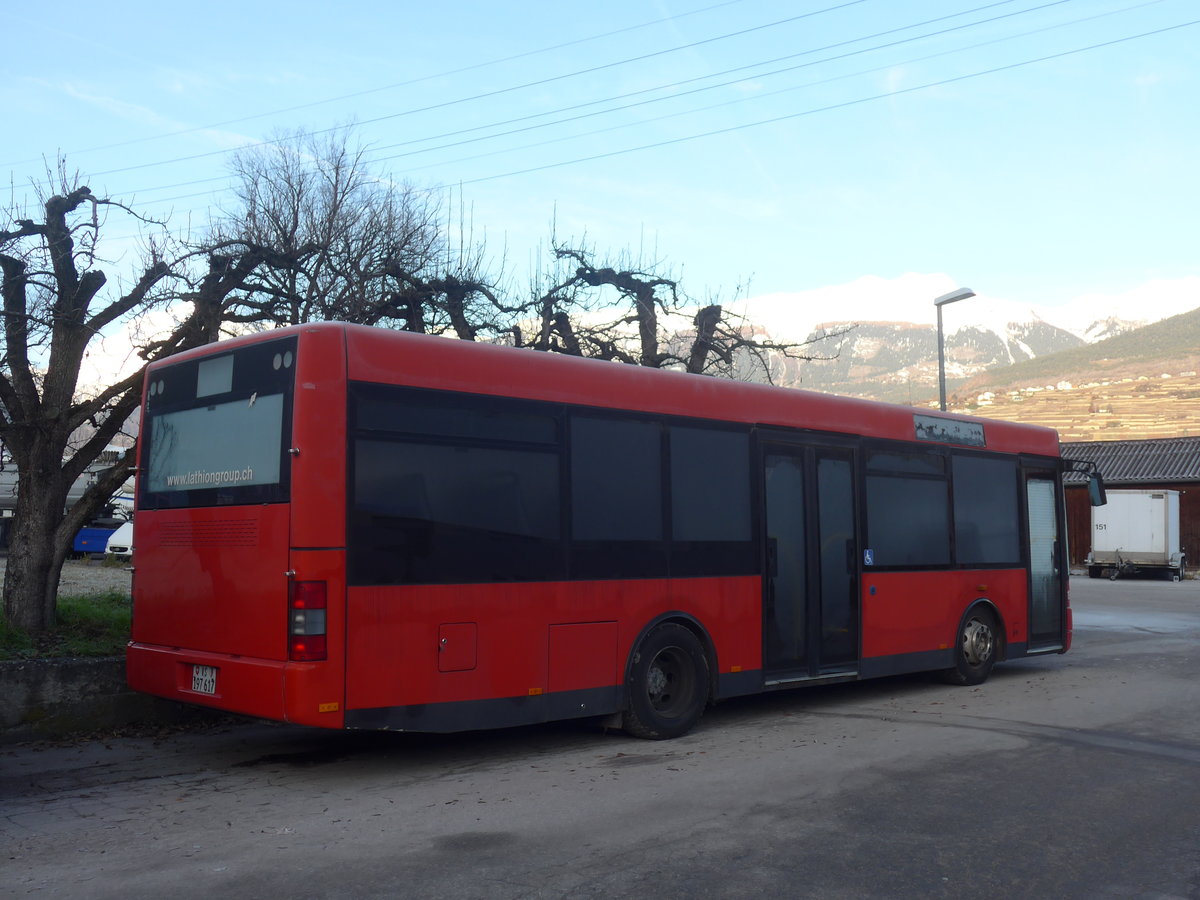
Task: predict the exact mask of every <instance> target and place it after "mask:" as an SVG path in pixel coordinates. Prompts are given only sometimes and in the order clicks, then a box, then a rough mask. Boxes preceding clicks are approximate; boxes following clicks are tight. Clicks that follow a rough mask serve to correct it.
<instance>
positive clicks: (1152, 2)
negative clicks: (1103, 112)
mask: <svg viewBox="0 0 1200 900" xmlns="http://www.w3.org/2000/svg"><path fill="white" fill-rule="evenodd" d="M1060 2H1066V0H1054V2H1050V3H1046V4H1043V5H1042V6H1039V7H1034V8H1032V9H1027V10H1023V11H1018V12H1017V13H1010V14H1006V15H1004V16H996V17H992V18H990V19H985V20H980V21H977V22H974V23H966V24H964V25H961V26H955V27H954V28H950V29H944V30H942V31H939V32H934V33H932V34H927V35H923V36H920V37H930V36H935V35H939V34H942V33H945V32H947V31H955V30H961V29H962V28H966V27H971V26H973V25H980V24H986V23H988V22H992V21H994V20H995V19H999V18H1009V17H1011V16H1014V15H1018V14H1021V13H1022V12H1029V11H1036V10H1038V9H1042V8H1044V7H1046V6H1054V5H1057V4H1058V3H1060ZM1160 2H1164V0H1146V2H1142V3H1138V4H1133V5H1131V6H1128V7H1123V8H1121V9H1117V10H1110V11H1106V12H1104V13H1099V14H1096V15H1093V16H1086V17H1082V18H1079V19H1074V20H1071V21H1068V22H1061V23H1056V24H1054V25H1050V26H1046V27H1043V28H1039V29H1033V30H1031V31H1027V32H1022V33H1020V34H1017V35H1009V36H1005V37H1000V38H995V39H992V40H989V41H984V42H981V43H977V44H973V45H969V46H966V47H960V48H956V49H952V50H947V51H942V52H940V53H935V54H931V55H927V56H922V57H918V58H916V59H910V60H905V61H902V62H899V63H896V62H893V63H889V64H888V65H885V66H882V67H876V68H872V69H866V70H862V71H859V72H855V73H850V74H846V75H841V76H836V77H834V78H830V79H824V80H821V81H815V82H809V83H807V84H805V85H799V86H795V87H791V88H784V89H781V90H779V91H774V92H771V93H770V94H760V95H756V96H755V97H753V98H742V99H739V100H735V101H727V102H725V103H720V104H713V105H709V106H706V107H700V108H696V109H692V110H686V111H682V112H678V113H671V114H668V115H664V116H661V117H659V118H657V119H651V120H648V121H650V122H653V121H658V120H660V119H667V118H675V117H678V116H681V115H688V114H693V113H696V112H701V111H705V110H708V109H713V108H717V107H720V106H728V105H732V104H734V103H739V102H745V100H748V99H758V98H759V97H765V96H772V95H774V94H779V93H786V92H789V91H794V90H800V89H803V88H805V87H811V86H814V85H819V84H825V83H828V82H830V81H836V80H842V79H845V78H851V77H856V76H860V75H864V74H870V73H873V72H877V71H880V70H881V69H887V68H891V67H893V66H895V65H910V64H912V63H915V62H921V61H925V60H928V59H932V58H936V57H940V56H945V55H949V54H952V53H958V52H965V51H968V50H973V49H977V48H978V47H982V46H987V45H990V44H995V43H1000V42H1004V41H1010V40H1014V39H1018V38H1021V37H1027V36H1029V35H1033V34H1038V33H1041V32H1044V31H1049V30H1053V29H1059V28H1064V27H1070V26H1072V25H1076V24H1079V23H1082V22H1087V21H1092V20H1094V19H1099V18H1103V17H1106V16H1111V15H1116V14H1118V13H1122V12H1128V11H1130V10H1133V9H1139V8H1142V7H1145V6H1150V5H1155V4H1157V3H1160ZM997 5H1002V4H1000V3H993V4H987V5H985V6H982V7H977V8H975V9H972V10H968V11H965V12H964V13H960V14H967V13H970V12H977V11H980V10H982V9H986V8H989V7H992V6H997ZM943 18H948V17H943ZM929 21H930V22H936V21H939V20H938V19H934V20H929ZM922 24H927V23H925V22H922V23H916V24H914V25H911V26H906V28H910V27H919V26H920V25H922ZM1195 24H1197V22H1184V23H1180V24H1177V25H1172V26H1168V27H1166V28H1161V29H1157V30H1154V31H1149V32H1144V33H1141V34H1136V35H1127V36H1124V37H1121V38H1116V39H1114V40H1111V41H1105V42H1101V43H1096V44H1091V45H1088V46H1085V47H1079V48H1075V49H1072V50H1067V51H1062V52H1060V53H1055V54H1050V55H1047V56H1042V57H1037V58H1035V59H1030V60H1024V61H1020V62H1017V63H1011V64H1007V65H1004V66H998V67H995V68H991V69H987V70H983V71H980V72H975V73H968V74H966V75H961V76H956V77H953V78H948V79H943V80H940V81H934V82H930V83H927V84H923V85H917V86H914V87H911V88H905V89H902V90H898V91H894V92H891V93H887V94H878V95H873V96H870V97H863V98H857V99H854V100H850V101H846V102H842V103H837V104H832V105H829V106H823V107H819V108H814V109H810V110H805V111H802V112H798V113H792V114H788V115H784V116H779V117H774V118H771V119H765V120H761V121H758V122H751V123H744V124H742V125H738V126H731V127H729V128H723V129H716V130H712V131H708V132H704V133H701V134H696V135H690V136H684V137H680V138H674V139H668V140H665V141H660V142H656V143H652V144H645V145H640V146H637V147H628V148H624V149H621V150H616V151H610V152H606V153H600V154H594V155H590V156H586V157H580V158H576V159H570V160H562V161H559V162H555V163H548V164H545V165H541V166H535V167H530V168H526V169H520V170H515V171H511V172H504V173H499V174H496V175H490V176H484V177H480V178H475V179H470V180H466V181H461V182H455V183H456V184H475V183H479V182H486V181H492V180H497V179H500V178H505V177H510V176H516V175H522V174H529V173H532V172H538V171H544V170H547V169H552V168H558V167H563V166H567V165H573V164H577V163H583V162H590V161H595V160H598V159H605V158H609V157H613V156H619V155H623V154H626V153H633V152H637V151H640V150H647V149H654V148H657V147H662V146H670V145H672V144H676V143H682V142H688V141H692V140H698V139H701V138H704V137H711V136H716V135H720V134H725V133H730V132H734V131H738V130H740V129H743V128H753V127H757V126H759V125H764V124H771V123H775V122H779V121H784V120H787V119H793V118H799V117H803V116H809V115H813V114H816V113H819V112H827V111H832V110H835V109H840V108H845V107H849V106H854V105H858V104H862V103H866V102H870V101H873V100H878V99H881V98H885V97H891V96H896V95H899V94H905V93H910V92H913V91H917V90H923V89H927V88H930V87H937V86H942V85H946V84H951V83H954V82H957V81H961V80H965V79H969V78H976V77H980V76H982V75H987V74H993V73H996V72H1001V71H1006V70H1008V69H1014V68H1019V67H1023V66H1027V65H1031V64H1034V63H1037V62H1043V61H1048V60H1052V59H1056V58H1060V57H1063V56H1070V55H1073V54H1077V53H1081V52H1085V51H1089V50H1094V49H1099V48H1103V47H1107V46H1112V45H1115V44H1120V43H1123V42H1127V41H1131V40H1137V39H1141V38H1144V37H1149V36H1153V35H1157V34H1162V33H1165V32H1169V31H1173V30H1177V29H1180V28H1185V27H1189V26H1192V25H1195ZM898 30H904V29H893V30H892V31H893V32H894V31H898ZM887 33H891V32H880V34H887ZM874 36H876V35H870V36H866V37H863V38H859V39H855V40H854V41H845V42H841V43H840V44H835V45H831V46H841V45H844V44H848V43H855V42H856V41H858V40H867V39H869V38H870V37H874ZM915 39H918V38H911V39H906V40H904V41H896V42H892V43H890V44H886V45H881V47H875V48H868V49H881V48H882V47H888V46H893V45H895V44H900V43H906V42H908V41H910V40H915ZM809 52H811V51H809ZM860 52H866V51H855V53H860ZM794 55H804V54H794ZM849 55H854V54H853V53H851V54H843V55H841V56H838V57H833V59H840V58H843V57H844V56H849ZM784 58H787V57H784ZM773 61H774V60H771V61H768V63H769V62H773ZM824 61H828V60H820V61H818V62H824ZM815 64H816V63H809V64H806V65H815ZM756 65H760V64H756ZM793 68H801V67H800V66H797V67H793ZM733 71H736V70H733ZM716 74H718V75H719V74H723V73H716ZM766 74H773V73H766ZM705 77H715V76H713V75H710V76H705ZM760 77H761V76H760ZM692 80H695V79H692ZM635 93H642V92H635ZM689 93H695V91H693V92H689ZM626 96H628V95H626ZM675 96H685V95H683V94H680V95H675ZM663 99H674V97H672V98H663ZM633 105H640V104H633ZM568 109H569V108H568ZM613 111H617V110H604V111H601V112H613ZM596 114H597V115H598V114H601V113H596ZM576 118H581V117H576ZM646 123H647V120H642V121H639V122H638V123H635V124H638V125H644V124H646ZM549 124H559V123H549ZM625 127H631V126H630V125H628V124H626V125H618V126H613V127H610V128H605V129H597V130H595V131H591V132H587V133H585V134H577V135H571V136H567V137H564V138H557V139H552V140H551V141H543V142H541V143H542V144H545V143H550V142H558V141H561V140H569V139H574V138H581V137H586V136H589V135H594V134H598V133H603V132H608V131H615V130H619V129H620V128H625ZM522 130H527V129H522ZM499 136H502V135H490V136H487V137H485V138H480V139H479V140H484V139H488V138H490V137H499ZM448 146H453V145H448ZM432 149H444V148H432ZM520 149H526V148H525V147H517V148H508V149H507V150H501V151H494V152H491V153H483V154H476V155H474V156H469V157H465V158H463V159H458V160H451V161H449V162H450V163H454V162H462V161H467V160H472V159H479V158H482V157H486V156H492V155H497V153H503V152H514V151H516V150H520ZM417 152H423V151H417ZM400 155H401V156H403V155H411V154H400ZM390 158H395V157H385V158H383V159H390ZM383 159H376V160H373V161H374V162H379V161H383ZM440 164H446V163H440ZM429 167H430V166H422V167H420V168H429ZM224 180H226V177H218V178H214V179H201V180H198V181H190V182H183V183H179V184H174V185H166V186H160V187H158V188H152V189H146V190H168V189H171V188H176V187H184V186H188V185H193V184H202V183H208V182H214V181H224ZM444 187H445V185H439V186H434V187H431V188H429V189H428V191H429V192H434V191H437V190H441V189H444ZM201 196H212V193H211V192H207V191H205V192H199V193H189V194H184V195H179V196H174V197H170V198H164V199H161V200H155V201H149V203H152V204H162V203H170V202H174V201H178V200H188V199H193V198H196V197H201Z"/></svg>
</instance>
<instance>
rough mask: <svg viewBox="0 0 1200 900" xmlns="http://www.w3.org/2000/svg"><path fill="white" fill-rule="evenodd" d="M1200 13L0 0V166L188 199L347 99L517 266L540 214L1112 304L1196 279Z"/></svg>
mask: <svg viewBox="0 0 1200 900" xmlns="http://www.w3.org/2000/svg"><path fill="white" fill-rule="evenodd" d="M1197 20H1200V6H1198V5H1197V4H1196V3H1195V0H1157V2H1145V0H1061V2H1048V0H1008V2H990V0H919V2H918V0H912V2H900V0H858V2H846V0H805V2H798V0H797V2H783V0H735V2H721V0H655V2H632V0H611V2H608V3H604V4H578V5H569V4H562V3H560V2H553V3H552V2H542V0H530V2H509V3H500V2H465V0H464V2H455V0H446V2H442V3H436V4H434V3H427V2H421V3H416V2H388V3H384V2H361V3H353V2H351V3H347V4H345V5H342V6H340V7H335V6H333V5H330V4H324V3H323V4H315V3H309V2H291V3H286V4H285V3H257V2H241V3H231V2H222V0H215V2H209V3H206V4H163V3H161V2H154V3H149V2H114V3H109V4H97V3H94V2H87V3H82V2H73V0H68V2H63V3H56V4H42V5H40V6H37V7H35V6H34V5H31V4H29V5H16V4H7V9H6V13H5V25H6V31H7V32H8V34H7V36H6V37H7V40H6V42H5V43H6V48H5V54H4V57H3V63H2V64H0V65H2V66H3V78H2V79H0V97H2V102H3V108H4V109H5V111H6V113H7V116H6V121H5V128H4V138H3V141H0V148H2V149H0V171H4V173H5V174H6V175H8V176H9V179H10V181H11V182H12V183H13V184H14V185H15V191H16V194H17V196H18V198H20V197H21V196H23V194H24V192H25V188H26V186H27V185H28V183H29V182H30V180H31V179H34V180H36V179H37V178H38V177H39V175H40V174H41V172H42V166H41V162H40V160H41V158H42V157H43V156H49V157H53V156H54V154H56V153H59V152H63V153H65V154H66V156H67V160H68V164H69V165H70V166H71V167H72V168H77V169H79V170H81V171H82V172H83V173H84V174H85V176H86V178H85V180H86V181H87V182H88V183H89V184H90V186H91V187H92V189H93V191H95V192H96V193H98V194H107V195H108V196H111V197H114V198H120V199H123V200H126V201H130V202H132V203H133V204H134V205H135V206H138V207H139V208H142V209H145V210H146V211H147V212H148V213H150V214H152V215H158V216H162V215H166V214H167V213H170V214H171V216H172V222H173V223H174V224H176V225H177V226H182V225H184V224H185V223H186V222H187V221H189V220H191V221H201V220H203V218H204V217H205V216H206V214H207V210H208V209H210V208H213V207H216V206H218V205H219V204H221V203H222V201H223V189H224V186H225V183H226V182H225V179H226V178H227V156H226V152H227V151H229V150H231V149H233V148H236V147H238V146H241V145H244V144H247V143H252V142H256V141H260V140H263V139H265V138H269V137H271V136H272V135H273V134H277V133H278V132H279V130H281V129H283V130H290V129H294V128H297V127H304V128H309V129H314V130H319V129H326V128H331V127H334V126H337V125H343V124H346V123H349V122H357V123H359V124H358V126H357V137H358V139H359V140H361V141H362V143H364V144H365V145H367V146H368V147H370V148H374V149H373V151H372V154H371V155H372V156H373V157H375V158H378V159H379V160H380V162H379V167H380V170H381V171H387V172H389V173H390V174H391V175H392V176H393V177H395V178H398V179H408V180H411V181H412V182H414V183H415V184H417V185H418V186H421V187H430V188H434V187H437V186H446V185H453V186H461V197H462V200H463V202H465V204H467V205H468V206H469V208H470V209H471V210H472V211H473V216H474V222H475V226H476V229H477V230H478V229H486V231H487V234H488V237H489V241H490V244H491V246H492V247H493V249H494V250H496V252H499V250H500V248H501V247H506V248H507V254H508V264H509V268H510V271H511V273H512V274H513V275H514V276H515V277H516V278H517V279H518V281H519V282H520V281H523V277H524V276H523V272H524V270H525V269H526V268H527V266H528V265H529V264H530V261H531V260H532V259H533V258H534V255H535V253H536V250H537V247H538V246H539V244H540V245H542V246H544V245H545V244H546V243H547V241H548V237H549V233H550V225H551V222H552V221H556V223H557V231H558V234H559V236H560V237H580V236H582V235H584V234H585V233H586V236H587V239H588V240H589V241H590V242H591V243H592V244H593V245H594V246H596V247H597V248H599V249H600V250H602V251H607V250H611V251H614V252H616V251H620V250H622V249H625V248H629V249H631V250H632V251H633V252H634V253H638V252H640V253H641V254H642V255H643V257H644V258H647V259H658V260H660V261H662V262H664V263H666V264H667V265H668V266H670V267H671V268H673V269H674V270H675V271H676V272H681V273H682V276H683V280H684V284H685V286H686V287H687V288H688V289H689V290H690V291H691V293H692V294H694V295H696V296H698V297H699V298H701V299H703V298H705V297H707V296H719V297H721V298H725V299H727V298H729V297H730V296H731V295H732V294H733V292H734V291H735V289H736V288H737V287H738V286H739V285H742V284H745V283H746V282H747V280H749V283H750V292H749V293H750V295H751V297H752V298H761V300H758V299H755V300H752V301H751V306H750V310H751V313H752V314H753V313H754V310H755V308H756V307H755V305H754V304H755V303H757V304H758V307H757V308H758V309H761V310H763V311H764V312H765V311H766V310H767V309H774V310H776V311H779V310H786V311H791V312H795V313H797V314H799V312H800V311H801V310H803V312H804V316H805V317H807V318H808V319H814V320H821V319H830V318H844V317H848V316H853V315H856V314H858V315H860V316H862V317H868V316H870V317H880V316H883V317H893V316H892V315H889V314H891V313H894V317H895V318H905V317H909V316H908V315H907V310H908V308H909V307H910V306H913V305H914V304H916V305H918V306H920V308H921V310H922V311H923V312H922V313H919V314H922V315H925V317H926V318H928V319H929V320H932V305H931V303H929V302H928V301H930V300H932V297H933V296H934V295H935V294H936V293H941V292H943V290H949V289H950V288H952V287H954V286H956V285H958V284H967V285H970V286H971V287H973V288H974V289H975V290H976V291H977V292H978V293H979V295H980V297H981V298H984V299H985V300H987V299H989V298H990V300H991V301H992V302H993V303H995V304H1003V303H1011V304H1016V305H1023V306H1038V307H1064V308H1065V307H1067V306H1070V305H1072V304H1073V305H1074V306H1075V307H1078V306H1079V305H1080V304H1086V303H1088V302H1092V303H1095V304H1097V305H1103V304H1104V303H1106V302H1109V303H1112V304H1116V305H1118V306H1119V305H1120V304H1125V306H1126V307H1128V308H1127V309H1124V310H1121V311H1122V312H1124V313H1125V314H1127V315H1128V316H1129V317H1131V318H1135V317H1137V316H1138V315H1139V313H1141V312H1143V311H1144V310H1145V308H1146V303H1147V302H1148V301H1147V299H1146V298H1147V297H1150V298H1153V297H1157V296H1167V295H1170V297H1171V301H1170V302H1171V304H1173V306H1174V308H1175V311H1178V310H1180V309H1183V308H1191V307H1194V306H1200V240H1198V238H1200V228H1198V227H1197V210H1198V209H1200V174H1198V172H1200V165H1198V159H1197V149H1198V148H1200V99H1198V98H1200V72H1198V69H1200V53H1197V47H1198V46H1200V25H1198V24H1195V23H1196V21H1197ZM922 23H927V24H922ZM1189 23H1190V24H1189ZM939 32H940V33H939ZM1150 32H1159V33H1157V34H1149V33H1150ZM1141 35H1145V36H1141ZM1102 44H1107V46H1096V45H1102ZM886 45H890V46H886ZM1085 48H1092V49H1085ZM1038 60H1040V61H1038ZM785 70H786V71H785ZM719 73H728V74H719ZM669 85H676V86H674V87H668V86H669ZM699 88H705V90H697V89H699ZM685 91H692V93H689V94H686V95H682V94H683V92H685ZM681 95H682V96H681ZM618 98H620V99H618ZM642 101H654V102H642ZM639 102H640V103H641V105H638V106H633V107H630V108H626V109H622V110H614V109H613V108H614V107H620V106H628V105H629V104H633V103H639ZM568 109H570V111H565V110H568ZM585 114H586V115H585ZM568 117H575V118H574V120H573V121H569V122H564V121H559V120H562V119H566V118H568ZM498 123H509V124H498ZM547 123H551V124H547ZM554 123H557V124H554ZM529 126H544V127H537V128H536V129H532V130H526V131H522V132H520V133H513V134H507V135H501V134H499V133H501V132H510V131H513V130H514V129H518V128H529ZM444 135H445V136H444ZM450 135H452V136H450ZM701 135H707V136H701ZM443 136H444V137H443ZM451 144H457V146H448V145H451ZM590 157H598V158H591V159H589V158H590ZM457 190H459V188H458V187H456V191H457ZM122 227H125V226H122ZM1148 286H1149V287H1148ZM902 287H903V289H901V288H902ZM931 292H932V293H931ZM926 298H927V299H926ZM1087 298H1092V299H1091V300H1090V301H1089V300H1088V299H1087ZM1139 298H1140V299H1139ZM975 302H976V303H978V302H980V301H975ZM913 308H915V306H914V307H913ZM868 310H869V311H870V312H868ZM954 313H955V315H956V316H959V315H961V317H962V320H966V319H968V318H969V317H970V316H971V315H973V313H971V312H970V311H969V310H968V309H967V307H966V304H963V305H962V307H961V308H956V309H955V310H954ZM948 315H949V313H948ZM963 323H964V324H966V322H965V321H964V322H963Z"/></svg>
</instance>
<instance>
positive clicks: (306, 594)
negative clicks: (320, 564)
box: [288, 581, 328, 662]
mask: <svg viewBox="0 0 1200 900" xmlns="http://www.w3.org/2000/svg"><path fill="white" fill-rule="evenodd" d="M327 606H328V601H327V591H326V589H325V582H324V581H293V582H291V583H290V585H289V587H288V623H289V625H288V659H290V660H293V661H295V662H315V661H317V660H322V659H325V657H326V654H327V652H328V645H327V643H326V634H325V610H326V608H327Z"/></svg>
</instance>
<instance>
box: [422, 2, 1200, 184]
mask: <svg viewBox="0 0 1200 900" xmlns="http://www.w3.org/2000/svg"><path fill="white" fill-rule="evenodd" d="M1193 25H1200V19H1194V20H1193V21H1190V22H1181V23H1179V24H1178V25H1169V26H1167V27H1166V28H1157V29H1155V30H1154V31H1146V32H1143V33H1141V34H1134V35H1127V36H1125V37H1121V38H1115V39H1114V40H1111V41H1103V42H1102V43H1099V44H1090V45H1088V46H1086V47H1077V48H1075V49H1073V50H1064V51H1062V52H1060V53H1051V54H1049V55H1047V56H1039V57H1037V58H1035V59H1027V60H1022V61H1021V62H1015V63H1009V64H1008V65H1004V66H996V67H995V68H991V69H984V70H982V71H979V72H970V73H968V74H966V75H956V76H954V77H953V78H944V79H942V80H941V81H930V82H926V83H925V84H918V85H914V86H912V87H907V88H900V89H899V90H895V91H889V92H887V93H884V94H873V95H871V96H870V97H859V98H856V99H854V100H846V101H844V102H842V103H831V104H829V105H828V106H821V107H816V108H814V109H808V110H804V111H803V112H798V113H789V114H787V115H784V116H775V117H773V118H770V119H761V120H759V121H757V122H745V123H743V124H741V125H733V126H730V127H729V128H717V129H714V130H712V131H705V132H703V133H701V134H692V135H687V136H686V137H679V138H670V139H668V140H665V141H657V142H655V143H653V144H642V145H641V146H638V147H626V148H625V149H623V150H612V151H610V152H608V153H597V154H594V155H592V156H583V157H579V158H577V159H568V160H563V161H561V162H556V163H547V164H546V165H542V166H532V167H530V168H528V169H519V170H516V171H513V172H502V173H500V174H497V175H485V176H483V177H481V178H470V179H466V180H463V181H457V182H455V184H456V185H459V186H461V185H467V184H480V183H482V182H485V181H495V180H497V179H500V178H511V177H514V176H516V175H529V174H531V173H533V172H544V171H546V170H547V169H557V168H561V167H563V166H573V165H577V164H579V163H585V162H593V161H595V160H598V159H611V158H612V157H614V156H623V155H625V154H627V153H637V152H639V151H641V150H654V149H657V148H659V147H669V146H672V145H674V144H684V143H688V142H690V141H698V140H701V139H702V138H708V137H716V136H718V135H722V134H730V133H732V132H735V131H742V130H744V129H748V128H757V127H759V126H760V125H773V124H775V123H777V122H785V121H787V120H789V119H799V118H802V117H804V116H811V115H815V114H817V113H822V112H832V111H833V110H836V109H845V108H847V107H850V106H859V105H861V104H863V103H870V102H872V101H875V100H885V99H887V98H889V97H896V96H899V95H901V94H911V93H914V92H916V91H923V90H927V89H929V88H935V87H944V86H945V85H948V84H955V83H957V82H959V81H967V80H969V79H972V78H980V77H982V76H984V75H994V74H996V73H997V72H1007V71H1009V70H1011V69H1019V68H1022V67H1024V66H1030V65H1034V64H1035V63H1040V62H1048V61H1050V60H1052V59H1062V58H1063V57H1067V56H1073V55H1075V54H1078V53H1085V52H1087V51H1089V50H1099V49H1101V48H1103V47H1112V46H1114V45H1116V44H1123V43H1127V42H1129V41H1135V40H1140V39H1141V38H1146V37H1152V36H1154V35H1157V34H1165V33H1166V32H1169V31H1177V30H1178V29H1180V28H1189V27H1191V26H1193ZM440 187H441V188H442V189H445V188H446V187H448V185H440Z"/></svg>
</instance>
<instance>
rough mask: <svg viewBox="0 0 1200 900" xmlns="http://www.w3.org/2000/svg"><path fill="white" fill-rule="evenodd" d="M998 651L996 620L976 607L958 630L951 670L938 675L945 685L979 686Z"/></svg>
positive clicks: (984, 610) (983, 608) (986, 610)
mask: <svg viewBox="0 0 1200 900" xmlns="http://www.w3.org/2000/svg"><path fill="white" fill-rule="evenodd" d="M999 649H1000V634H999V631H998V627H997V624H996V617H995V616H994V615H992V613H991V612H990V611H989V610H988V609H987V608H986V607H976V608H975V609H973V610H971V611H970V612H969V613H968V614H967V617H966V619H964V620H963V623H962V625H961V627H959V629H958V643H957V644H956V645H955V649H954V666H953V667H952V668H949V669H943V670H942V671H941V672H939V673H938V675H939V677H940V678H941V679H942V681H944V682H946V683H947V684H959V685H969V684H983V683H984V682H985V681H987V677H988V675H990V674H991V673H992V666H994V665H995V664H996V654H997V652H998V651H999Z"/></svg>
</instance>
